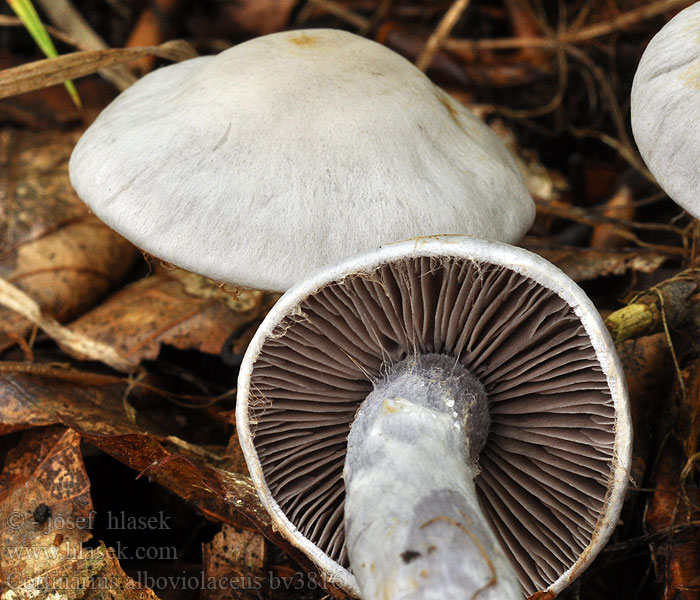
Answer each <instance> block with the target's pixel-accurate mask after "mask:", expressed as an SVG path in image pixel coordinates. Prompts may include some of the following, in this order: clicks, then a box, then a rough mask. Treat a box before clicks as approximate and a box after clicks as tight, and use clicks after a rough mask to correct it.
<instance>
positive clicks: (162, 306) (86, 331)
mask: <svg viewBox="0 0 700 600" xmlns="http://www.w3.org/2000/svg"><path fill="white" fill-rule="evenodd" d="M262 299H263V292H259V291H257V290H241V291H240V292H238V293H237V294H230V293H227V292H225V291H224V290H222V289H220V288H219V287H218V286H217V285H216V284H214V283H213V282H211V281H210V280H207V279H206V278H204V277H201V276H199V275H195V274H192V273H187V272H185V271H181V270H180V269H174V270H172V271H167V272H164V273H159V274H157V275H155V276H151V277H147V278H145V279H142V280H140V281H137V282H136V283H134V284H132V285H130V286H128V287H126V288H124V289H122V290H120V291H119V292H117V293H116V294H114V295H113V296H112V297H110V298H109V299H108V300H107V301H106V302H104V303H103V304H101V305H100V306H98V307H96V308H94V309H93V310H91V311H89V312H88V313H86V314H84V315H83V316H82V317H80V318H79V319H78V320H77V321H75V322H73V323H72V324H71V325H70V329H71V331H73V332H74V333H77V334H79V335H83V336H85V337H87V338H90V339H92V340H94V341H95V343H99V344H103V345H107V346H109V347H111V348H113V349H114V351H115V352H116V353H118V355H119V356H121V357H122V358H123V360H124V361H125V362H126V363H128V364H129V365H131V366H132V367H133V368H136V367H137V366H138V365H139V364H140V363H141V361H142V360H145V359H153V358H155V357H156V356H157V355H158V352H159V350H160V347H161V345H162V344H168V345H170V346H174V347H176V348H179V349H196V350H199V351H201V352H207V353H209V354H219V353H220V352H221V350H222V349H223V346H224V343H225V342H226V340H227V339H228V338H229V336H230V335H231V334H232V333H233V332H234V331H237V330H238V329H239V328H241V327H242V326H244V325H246V324H247V323H249V322H251V321H252V320H253V319H255V318H256V317H258V316H259V315H260V313H261V312H262ZM66 350H67V351H69V352H70V353H71V354H74V355H75V352H71V351H70V349H68V348H66ZM79 358H82V357H80V356H79Z"/></svg>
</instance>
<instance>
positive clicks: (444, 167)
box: [70, 29, 535, 291]
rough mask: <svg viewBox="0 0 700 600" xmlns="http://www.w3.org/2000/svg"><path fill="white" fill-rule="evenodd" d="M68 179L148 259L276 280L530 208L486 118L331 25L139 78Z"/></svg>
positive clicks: (474, 230)
mask: <svg viewBox="0 0 700 600" xmlns="http://www.w3.org/2000/svg"><path fill="white" fill-rule="evenodd" d="M70 176H71V181H72V183H73V186H74V187H75V189H76V191H77V192H78V195H79V196H80V197H81V198H82V199H83V200H84V201H85V202H86V203H87V204H88V205H89V206H90V207H91V208H92V210H93V211H94V212H95V213H96V214H97V216H98V217H100V219H102V220H103V221H104V222H105V223H107V224H108V225H109V226H110V227H112V228H114V229H115V230H116V231H118V232H119V233H121V234H122V235H124V236H125V237H126V238H128V239H129V240H131V241H132V242H134V243H135V244H136V245H137V246H139V247H141V248H142V249H144V250H146V251H147V252H149V253H151V254H154V255H155V256H158V257H160V258H162V259H164V260H166V261H168V262H171V263H173V264H176V265H178V266H180V267H183V268H185V269H188V270H191V271H195V272H197V273H200V274H203V275H207V276H209V277H212V278H214V279H217V280H219V281H225V282H229V283H234V284H238V285H243V286H250V287H257V288H261V289H269V290H279V291H283V290H286V289H287V288H288V287H289V286H290V285H292V284H293V283H295V282H296V281H298V280H301V279H302V278H303V277H306V276H307V275H308V274H309V272H311V271H312V270H313V269H315V268H317V267H319V266H321V265H323V264H326V263H330V262H335V261H338V260H340V259H341V258H343V257H346V256H350V255H352V254H354V253H358V252H361V251H367V250H370V249H371V248H374V247H376V246H377V245H379V244H381V243H387V242H391V241H394V240H399V239H405V238H407V237H412V236H419V235H430V234H438V233H460V234H462V233H463V234H469V235H478V236H479V237H483V238H487V239H496V240H500V241H506V242H514V241H516V240H518V239H519V238H520V237H521V236H522V235H523V234H524V233H525V231H527V229H528V228H529V227H530V225H531V224H532V221H533V219H534V214H535V209H534V203H533V201H532V199H531V198H530V196H529V193H528V192H527V189H526V188H525V186H524V184H523V182H522V179H521V177H520V174H519V173H518V171H517V167H516V166H515V163H514V161H513V159H512V157H511V156H510V155H509V154H508V151H507V150H506V149H505V147H504V146H503V145H502V144H501V142H500V141H499V140H498V139H497V137H496V136H495V135H494V134H493V133H492V132H491V131H490V130H489V129H488V127H486V126H485V125H484V124H483V123H482V122H481V121H479V120H478V119H477V118H476V117H474V116H473V115H472V114H471V113H470V112H469V111H468V110H467V109H466V108H465V107H464V106H462V105H461V104H460V103H458V102H456V101H454V100H453V99H452V98H451V97H450V96H449V95H448V94H446V93H445V92H444V91H443V90H441V89H440V88H438V87H436V86H435V85H433V84H432V83H431V81H430V80H429V79H428V78H427V77H426V76H425V75H424V74H423V73H422V72H421V71H419V70H418V69H416V68H415V67H414V66H413V65H412V64H411V63H410V62H408V61H407V60H405V59H404V58H402V57H401V56H399V55H398V54H396V53H394V52H392V51H391V50H389V49H387V48H386V47H384V46H382V45H380V44H377V43H375V42H373V41H370V40H367V39H364V38H362V37H359V36H356V35H353V34H350V33H347V32H344V31H338V30H332V29H317V30H308V31H287V32H283V33H276V34H272V35H267V36H263V37H259V38H256V39H253V40H250V41H248V42H245V43H242V44H239V45H237V46H235V47H233V48H231V49H229V50H226V51H225V52H222V53H221V54H219V55H217V56H206V57H199V58H195V59H192V60H188V61H184V62H181V63H178V64H174V65H171V66H167V67H164V68H161V69H159V70H157V71H155V72H153V73H151V74H149V75H147V76H145V77H144V78H143V79H141V80H139V81H138V82H137V83H136V84H134V85H133V86H132V87H131V88H129V89H128V90H126V91H125V92H123V93H122V94H121V95H120V96H119V97H118V98H117V99H116V100H114V102H112V103H111V104H110V105H109V106H108V107H107V108H106V109H105V110H104V111H103V112H102V113H101V114H100V115H99V117H98V118H97V120H96V121H95V122H94V123H93V124H92V125H91V126H90V127H89V128H88V129H87V131H86V132H85V134H84V135H83V136H82V138H81V139H80V141H79V143H78V144H77V146H76V148H75V150H74V152H73V155H72V156H71V160H70ZM260 265H264V268H261V266H260Z"/></svg>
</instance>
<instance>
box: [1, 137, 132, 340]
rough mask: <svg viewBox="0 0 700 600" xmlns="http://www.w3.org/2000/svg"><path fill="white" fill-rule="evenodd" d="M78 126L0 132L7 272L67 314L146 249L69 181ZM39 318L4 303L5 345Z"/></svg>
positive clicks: (61, 316)
mask: <svg viewBox="0 0 700 600" xmlns="http://www.w3.org/2000/svg"><path fill="white" fill-rule="evenodd" d="M78 136H79V134H78V133H77V132H72V133H61V132H51V133H31V132H26V131H14V130H4V131H2V132H0V173H2V176H1V177H0V232H2V233H1V234H0V276H2V277H3V278H5V279H7V280H8V281H9V282H10V283H12V284H13V285H14V286H15V287H17V288H19V289H20V290H21V291H23V292H25V293H26V294H28V295H29V296H30V297H31V298H32V299H34V300H35V301H36V302H37V303H38V305H39V307H40V308H41V310H42V311H43V312H44V313H46V314H48V315H51V316H53V317H54V318H56V319H58V320H59V321H65V320H69V319H72V318H74V317H76V316H77V315H79V314H80V313H82V312H83V311H84V310H85V309H86V308H88V307H89V306H91V305H92V304H94V303H95V302H96V301H97V300H98V299H99V298H100V297H101V296H102V295H103V294H104V293H105V292H106V291H107V290H108V289H109V288H110V287H111V286H112V285H114V284H115V283H116V282H118V281H119V280H120V279H121V278H122V277H123V276H124V275H125V274H126V272H127V271H128V270H129V268H130V267H131V265H132V264H133V262H134V260H135V259H136V258H137V257H138V252H137V251H136V250H135V249H134V248H133V246H131V244H129V243H128V242H127V241H126V240H124V239H123V238H122V237H121V236H119V235H117V234H116V233H114V232H113V231H112V230H110V229H109V228H108V227H106V226H105V225H103V224H102V223H101V222H100V221H99V220H97V218H96V217H94V216H92V215H91V214H89V212H88V209H87V207H86V206H85V205H84V204H83V203H82V202H81V201H80V199H79V198H78V197H77V195H76V194H75V192H74V191H73V188H72V187H71V185H70V182H69V181H68V169H67V163H68V158H69V156H70V153H71V150H72V148H73V146H74V145H75V142H76V141H77V139H78ZM31 326H32V325H31V323H30V322H29V321H27V320H26V319H24V318H23V317H21V316H20V315H18V314H17V313H15V312H12V311H10V310H8V309H6V308H3V307H0V351H1V350H3V349H5V348H7V347H8V346H9V345H10V344H12V337H11V336H9V337H8V335H7V334H8V333H10V334H14V335H15V336H17V335H19V336H23V335H25V334H26V333H27V331H28V330H29V329H30V328H31Z"/></svg>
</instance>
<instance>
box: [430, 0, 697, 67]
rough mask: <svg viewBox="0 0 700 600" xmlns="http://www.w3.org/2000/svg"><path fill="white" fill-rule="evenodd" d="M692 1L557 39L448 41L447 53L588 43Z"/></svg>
mask: <svg viewBox="0 0 700 600" xmlns="http://www.w3.org/2000/svg"><path fill="white" fill-rule="evenodd" d="M692 3H693V2H692V0H658V1H657V2H653V3H652V4H648V5H647V6H642V7H641V8H637V9H635V10H630V11H628V12H625V13H622V14H620V15H618V16H617V17H615V18H613V19H610V20H609V21H606V22H604V23H596V24H594V25H590V26H588V27H584V28H583V29H579V30H578V31H576V30H573V31H571V30H570V31H564V32H563V33H561V34H559V35H557V36H550V37H542V38H529V37H516V38H503V39H490V40H465V39H457V38H447V39H445V40H444V42H443V44H442V45H443V47H444V48H445V49H446V50H451V51H453V52H457V53H460V54H462V53H463V54H468V55H473V54H474V52H475V51H477V50H511V49H516V48H556V47H557V46H559V45H562V44H577V43H581V42H586V41H589V40H592V39H595V38H598V37H602V36H604V35H609V34H611V33H614V32H615V31H619V30H621V29H628V28H629V27H631V26H632V25H636V24H637V23H640V22H642V21H646V20H647V19H652V18H653V17H656V16H658V15H660V14H663V13H665V12H667V11H669V10H673V9H676V8H683V7H685V6H689V5H690V4H692Z"/></svg>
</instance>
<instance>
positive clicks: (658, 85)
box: [631, 2, 700, 218]
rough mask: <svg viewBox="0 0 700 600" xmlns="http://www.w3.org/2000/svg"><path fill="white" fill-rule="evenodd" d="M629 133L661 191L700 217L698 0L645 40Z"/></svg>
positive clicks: (634, 87) (633, 88)
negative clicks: (632, 135)
mask: <svg viewBox="0 0 700 600" xmlns="http://www.w3.org/2000/svg"><path fill="white" fill-rule="evenodd" d="M631 102H632V106H631V108H632V131H633V132H634V138H635V140H636V142H637V146H638V147H639V151H640V152H641V154H642V157H643V158H644V161H645V162H646V164H647V166H648V167H649V170H650V171H651V172H652V174H653V175H654V177H655V178H656V180H657V181H658V183H659V185H660V186H661V187H662V188H663V190H664V191H665V192H666V193H667V194H668V195H669V196H670V197H671V198H672V199H673V200H675V201H676V202H677V203H678V204H680V205H681V206H682V207H683V208H685V209H686V210H687V211H688V212H689V213H690V214H692V215H693V216H694V217H696V218H698V217H700V169H699V168H698V165H699V164H700V118H698V116H699V115H700V2H698V3H696V4H693V5H692V6H689V7H688V8H686V9H685V10H683V11H681V12H680V13H678V14H677V15H676V16H675V17H674V18H673V19H671V21H669V22H668V23H667V24H666V25H665V26H664V27H663V28H662V29H661V31H659V33H657V34H656V36H654V38H653V39H652V40H651V42H649V45H648V46H647V48H646V50H645V51H644V55H643V56H642V60H641V61H640V62H639V67H638V68H637V73H636V74H635V76H634V83H633V85H632V98H631Z"/></svg>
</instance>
